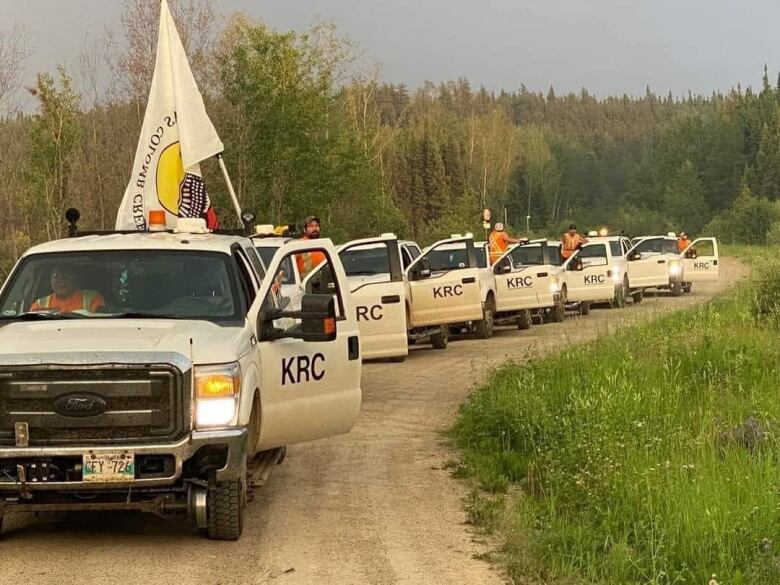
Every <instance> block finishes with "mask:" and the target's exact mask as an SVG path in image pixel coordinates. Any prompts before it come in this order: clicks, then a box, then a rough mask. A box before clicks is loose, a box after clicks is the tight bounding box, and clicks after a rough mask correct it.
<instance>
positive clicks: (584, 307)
mask: <svg viewBox="0 0 780 585" xmlns="http://www.w3.org/2000/svg"><path fill="white" fill-rule="evenodd" d="M580 315H590V301H583V302H581V303H580Z"/></svg>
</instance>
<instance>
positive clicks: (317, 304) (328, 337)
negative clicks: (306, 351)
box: [257, 293, 336, 341]
mask: <svg viewBox="0 0 780 585" xmlns="http://www.w3.org/2000/svg"><path fill="white" fill-rule="evenodd" d="M284 318H290V319H300V323H298V324H296V325H294V326H293V327H290V328H289V329H278V328H276V327H274V324H273V322H274V321H276V320H277V319H284ZM257 336H258V338H259V339H260V341H275V340H277V339H284V338H287V337H292V338H294V339H302V340H303V341H333V340H334V339H336V300H335V298H334V297H333V296H332V295H323V294H317V293H314V294H305V295H303V297H302V299H301V310H300V311H282V310H278V309H270V308H263V309H262V310H261V311H260V314H259V315H258V316H257Z"/></svg>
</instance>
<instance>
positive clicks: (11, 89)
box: [0, 26, 28, 115]
mask: <svg viewBox="0 0 780 585" xmlns="http://www.w3.org/2000/svg"><path fill="white" fill-rule="evenodd" d="M27 45H28V41H27V34H26V33H25V32H24V29H23V28H21V26H13V27H11V28H8V29H0V115H2V114H5V113H6V112H10V111H11V109H13V105H14V103H13V99H14V95H15V94H16V92H17V91H18V89H19V87H20V84H21V73H22V71H23V69H24V62H25V60H26V59H27V52H28V49H27Z"/></svg>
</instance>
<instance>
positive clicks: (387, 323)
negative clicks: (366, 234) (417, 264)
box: [338, 234, 447, 361]
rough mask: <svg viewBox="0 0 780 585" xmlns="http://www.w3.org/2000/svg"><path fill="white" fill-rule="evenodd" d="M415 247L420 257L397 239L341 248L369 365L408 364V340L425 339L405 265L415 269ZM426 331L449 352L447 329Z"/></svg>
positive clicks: (384, 237) (410, 245) (384, 238)
mask: <svg viewBox="0 0 780 585" xmlns="http://www.w3.org/2000/svg"><path fill="white" fill-rule="evenodd" d="M414 248H416V251H417V256H419V253H420V250H419V247H417V245H416V244H414V243H412V242H404V243H403V244H402V243H399V241H398V239H397V238H396V236H395V235H393V234H384V235H382V236H380V237H378V238H366V239H362V240H354V241H351V242H347V243H346V244H342V245H341V246H339V248H338V253H339V257H340V258H341V262H342V264H343V266H344V271H345V273H346V275H347V280H348V281H349V286H350V291H351V294H352V299H353V302H354V304H355V311H356V316H357V322H358V327H359V328H360V336H361V342H362V345H363V359H364V360H369V359H390V360H393V361H403V360H405V359H406V357H407V355H408V354H409V339H410V338H413V339H420V338H422V335H420V333H421V332H422V331H423V330H422V329H421V330H413V328H412V327H411V325H410V322H409V319H410V317H409V315H410V313H411V310H412V309H411V299H410V298H409V297H408V294H407V289H408V284H407V282H406V275H405V274H404V266H403V262H404V259H405V260H406V262H407V265H409V264H411V262H412V259H411V254H412V253H413V249H414ZM424 331H426V332H427V333H428V336H429V337H430V336H434V338H435V347H437V348H443V347H446V345H447V335H446V328H445V327H443V326H441V325H439V326H430V327H427V328H425V329H424ZM440 337H441V339H440Z"/></svg>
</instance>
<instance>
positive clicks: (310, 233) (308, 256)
mask: <svg viewBox="0 0 780 585" xmlns="http://www.w3.org/2000/svg"><path fill="white" fill-rule="evenodd" d="M319 237H320V218H319V217H317V216H316V215H309V216H307V217H306V219H304V220H303V237H302V238H301V239H302V240H316V239H317V238H319ZM295 262H296V263H297V264H298V272H299V273H300V275H301V278H304V277H305V276H306V275H307V274H308V273H309V272H311V271H312V270H314V269H315V268H317V266H319V265H320V264H322V263H323V262H325V253H324V252H320V251H319V250H314V251H312V252H305V253H303V254H297V255H296V256H295Z"/></svg>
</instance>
